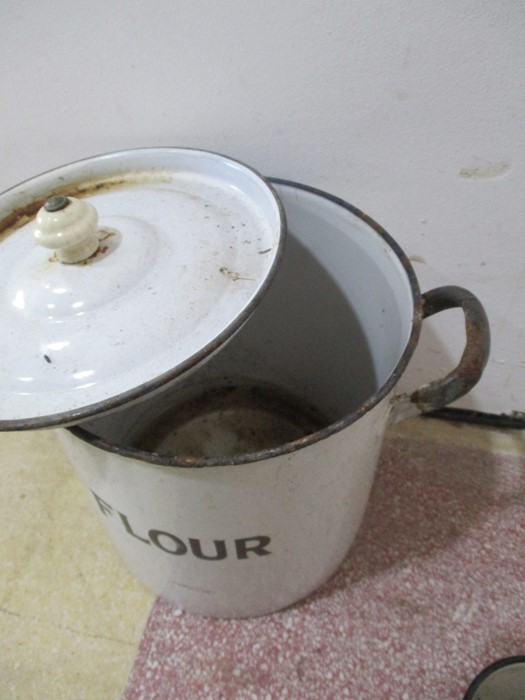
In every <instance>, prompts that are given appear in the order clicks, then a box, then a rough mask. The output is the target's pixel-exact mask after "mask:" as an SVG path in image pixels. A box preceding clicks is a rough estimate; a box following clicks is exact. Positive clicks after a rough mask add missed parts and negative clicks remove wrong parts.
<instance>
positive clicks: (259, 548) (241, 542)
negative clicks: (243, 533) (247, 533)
mask: <svg viewBox="0 0 525 700" xmlns="http://www.w3.org/2000/svg"><path fill="white" fill-rule="evenodd" d="M248 542H255V543H256V544H255V545H251V546H250V547H248ZM269 544H270V538H269V537H266V536H265V535H260V536H259V537H243V538H241V539H238V540H235V549H236V550H237V559H248V552H253V553H254V554H257V556H258V557H263V556H264V555H265V554H271V552H269V551H268V550H267V549H265V547H266V546H267V545H269Z"/></svg>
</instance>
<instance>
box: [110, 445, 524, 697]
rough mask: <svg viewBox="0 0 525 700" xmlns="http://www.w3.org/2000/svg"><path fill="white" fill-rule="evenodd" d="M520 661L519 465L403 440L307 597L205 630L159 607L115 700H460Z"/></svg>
mask: <svg viewBox="0 0 525 700" xmlns="http://www.w3.org/2000/svg"><path fill="white" fill-rule="evenodd" d="M516 654H525V460H524V459H520V458H518V457H516V456H511V455H504V454H491V453H489V452H484V451H477V450H468V449H465V448H458V447H449V446H447V445H442V444H439V443H433V442H426V441H423V440H420V439H408V438H405V437H401V438H400V437H395V438H390V439H389V440H388V441H387V442H386V444H385V446H384V449H383V453H382V458H381V463H380V466H379V470H378V474H377V477H376V481H375V485H374V489H373V493H372V496H371V500H370V503H369V507H368V510H367V514H366V517H365V521H364V523H363V526H362V528H361V531H360V534H359V536H358V538H357V541H356V542H355V544H354V547H353V549H352V551H351V553H350V555H349V556H348V557H347V559H346V561H345V562H344V564H343V566H342V568H341V570H340V571H339V573H338V574H337V575H336V576H335V577H334V578H333V579H332V580H331V581H330V582H329V583H328V584H326V585H325V586H324V587H323V588H322V589H321V590H319V591H318V592H317V593H316V594H315V595H313V596H311V597H310V598H308V599H307V600H305V601H304V602H302V603H299V604H297V605H295V606H294V607H292V608H289V609H288V610H285V611H283V612H280V613H276V614H274V615H270V616H267V617H263V618H256V619H251V620H210V619H204V618H198V617H192V616H190V615H186V614H181V613H180V611H176V610H174V609H173V608H171V607H170V606H168V605H166V604H164V603H162V602H161V601H157V602H156V603H155V604H154V606H153V609H152V612H151V615H150V618H149V621H148V623H147V626H146V629H145V632H144V636H143V638H142V641H141V644H140V647H139V651H138V655H137V658H136V660H135V664H134V667H133V669H132V672H131V675H130V678H129V681H128V685H127V687H126V689H125V691H124V694H123V700H138V699H139V698H140V699H141V700H142V699H143V700H171V699H173V700H200V699H201V698H202V699H204V698H205V699H206V700H230V699H235V700H245V699H246V700H248V699H249V698H250V699H251V698H253V699H254V700H255V699H257V700H280V699H281V698H287V699H290V700H291V699H293V700H302V699H304V700H310V699H311V700H329V699H332V698H333V699H334V700H335V699H336V698H352V699H355V700H361V699H363V700H378V699H381V700H389V699H390V698H391V699H394V698H395V699H396V700H461V698H462V697H463V694H464V693H465V691H466V689H467V687H468V685H469V683H470V681H471V680H472V679H473V677H474V676H475V675H476V674H477V673H478V672H479V671H481V669H482V668H483V667H484V666H486V665H488V664H489V663H490V662H492V661H494V660H496V659H498V658H500V657H503V656H511V655H516Z"/></svg>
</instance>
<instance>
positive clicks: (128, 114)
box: [0, 0, 525, 412]
mask: <svg viewBox="0 0 525 700" xmlns="http://www.w3.org/2000/svg"><path fill="white" fill-rule="evenodd" d="M0 60H1V63H0V65H1V70H0V94H1V95H2V101H1V109H0V156H1V168H0V189H4V188H6V187H8V186H10V185H12V184H15V183H17V182H19V181H20V180H22V179H25V178H28V177H30V176H32V175H33V174H36V173H38V172H40V171H42V170H47V169H49V168H51V167H54V166H56V165H60V164H62V163H65V162H68V161H70V160H73V159H77V158H82V157H86V156H90V155H95V154H98V153H101V152H105V151H111V150H118V149H123V148H129V147H138V146H153V145H184V146H198V147H201V148H208V149H211V150H216V151H220V152H224V153H226V154H228V155H231V156H233V157H236V158H238V159H241V160H244V161H245V162H247V163H249V164H251V165H252V166H254V167H256V168H257V169H259V170H260V171H261V172H263V173H265V174H271V175H276V176H280V177H285V178H289V179H293V180H297V181H300V182H305V183H308V184H311V185H314V186H317V187H320V188H323V189H326V190H328V191H330V192H332V193H334V194H337V195H339V196H342V197H344V198H346V199H348V200H349V201H350V202H352V203H354V204H356V205H357V206H359V207H361V208H362V209H364V210H365V211H367V212H368V213H369V214H370V215H372V216H373V217H374V218H376V219H377V220H378V221H379V222H380V223H382V224H383V225H384V226H385V227H386V228H387V229H388V230H389V231H390V232H391V233H392V235H393V236H394V237H395V238H396V239H397V240H398V242H399V243H400V244H401V246H402V247H403V248H404V249H405V251H406V252H407V253H408V254H409V255H411V256H418V258H419V259H422V260H424V262H416V263H415V268H416V271H417V273H418V275H419V279H420V282H421V286H422V288H423V289H427V288H430V287H432V286H436V285H440V284H449V283H456V284H462V285H464V286H466V287H468V288H470V289H471V290H472V291H474V292H475V293H476V294H478V295H479V296H480V298H481V299H482V301H483V302H484V304H485V305H486V308H487V311H488V313H489V316H490V319H491V321H492V329H493V354H492V359H491V362H490V365H489V367H488V370H487V371H486V375H485V378H484V379H483V380H482V382H481V383H480V385H479V387H478V388H477V389H476V390H475V391H474V392H473V393H472V395H471V397H470V398H468V399H464V400H463V401H462V402H460V405H462V406H469V407H475V408H478V409H481V410H486V411H494V412H508V411H511V410H525V396H524V389H525V353H524V350H523V342H524V338H523V328H524V324H523V311H524V308H525V305H524V297H525V291H524V289H525V258H524V256H523V254H522V238H523V227H524V196H523V195H524V192H525V168H524V155H525V149H524V143H523V141H524V134H525V129H524V114H525V90H524V87H523V86H524V83H523V75H524V69H525V7H524V5H523V3H521V2H520V1H519V0H499V1H498V2H495V1H488V0H441V2H439V3H437V2H434V1H432V2H431V1H430V0H403V2H392V0H325V1H324V2H323V1H321V0H315V1H313V0H279V1H277V0H191V1H190V0H187V1H183V0H150V1H149V2H146V1H145V0H143V1H139V0H127V1H124V0H113V1H111V0H92V1H91V2H89V3H80V2H72V1H71V0H70V1H69V2H66V1H65V0H54V1H53V0H51V2H46V3H37V2H35V1H34V0H15V1H13V0H4V2H3V6H2V23H1V27H0ZM428 325H429V326H430V324H428ZM461 326H462V322H461V318H460V315H459V314H458V313H457V312H448V313H447V314H442V315H441V316H440V319H439V323H437V324H435V327H434V325H433V326H432V329H431V330H428V331H427V332H426V334H425V339H424V342H423V347H422V349H421V350H419V351H418V354H417V356H416V358H415V360H414V362H413V363H412V366H411V368H410V370H409V373H408V376H407V379H406V381H405V382H404V384H405V388H407V386H411V387H415V386H416V385H417V384H418V383H419V382H420V381H423V380H430V379H432V378H434V377H435V376H436V374H437V373H439V372H440V371H444V370H445V369H448V368H450V367H451V366H452V364H453V361H454V358H455V357H456V356H457V354H458V353H459V352H460V348H461V343H462V331H461V330H460V329H461Z"/></svg>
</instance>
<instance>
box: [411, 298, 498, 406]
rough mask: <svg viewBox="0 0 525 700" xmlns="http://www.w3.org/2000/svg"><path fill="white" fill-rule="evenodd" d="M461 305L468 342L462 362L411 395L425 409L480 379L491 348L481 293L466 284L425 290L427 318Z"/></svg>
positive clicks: (462, 392) (446, 401) (454, 396)
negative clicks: (472, 290) (469, 289)
mask: <svg viewBox="0 0 525 700" xmlns="http://www.w3.org/2000/svg"><path fill="white" fill-rule="evenodd" d="M455 308H461V309H463V312H464V314H465V329H466V333H467V342H466V345H465V350H464V351H463V355H462V356H461V360H460V361H459V365H458V366H457V367H456V368H455V369H454V370H452V372H450V373H449V374H447V376H446V377H443V379H437V380H436V381H433V382H430V384H425V385H424V386H422V387H421V388H420V389H417V390H416V391H414V392H413V393H412V394H411V395H410V402H411V403H412V404H413V405H415V406H416V407H417V409H418V410H419V411H421V413H428V412H429V411H435V410H437V409H438V408H443V407H444V406H447V405H448V404H449V403H452V402H453V401H455V400H456V399H459V398H460V397H461V396H464V395H465V394H466V393H467V392H469V391H470V390H471V389H472V388H473V387H474V386H475V385H476V384H477V383H478V381H479V379H480V377H481V375H482V373H483V369H484V368H485V365H486V364H487V361H488V359H489V352H490V326H489V322H488V319H487V314H486V313H485V309H484V308H483V306H482V305H481V302H480V301H479V299H478V298H477V297H475V296H474V294H472V292H469V291H468V290H467V289H463V287H455V286H449V287H438V288H437V289H432V290H430V291H429V292H426V293H425V294H423V318H428V317H429V316H433V315H434V314H437V313H439V312H440V311H446V310H447V309H455Z"/></svg>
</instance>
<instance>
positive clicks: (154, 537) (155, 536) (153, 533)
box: [148, 530, 188, 554]
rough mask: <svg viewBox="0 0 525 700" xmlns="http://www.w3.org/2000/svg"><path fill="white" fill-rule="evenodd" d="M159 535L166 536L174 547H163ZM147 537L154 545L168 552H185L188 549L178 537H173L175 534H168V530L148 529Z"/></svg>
mask: <svg viewBox="0 0 525 700" xmlns="http://www.w3.org/2000/svg"><path fill="white" fill-rule="evenodd" d="M161 536H164V537H167V538H168V539H169V540H171V541H172V542H173V544H174V545H175V549H168V548H167V547H164V546H163V545H162V544H161V542H160V537H161ZM148 537H149V538H150V540H151V541H152V542H153V544H154V545H155V547H158V548H159V549H162V550H163V551H164V552H168V554H186V552H187V551H188V548H187V547H186V545H185V544H184V542H183V541H182V540H179V538H178V537H175V535H170V533H169V532H162V530H150V531H149V532H148Z"/></svg>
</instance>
